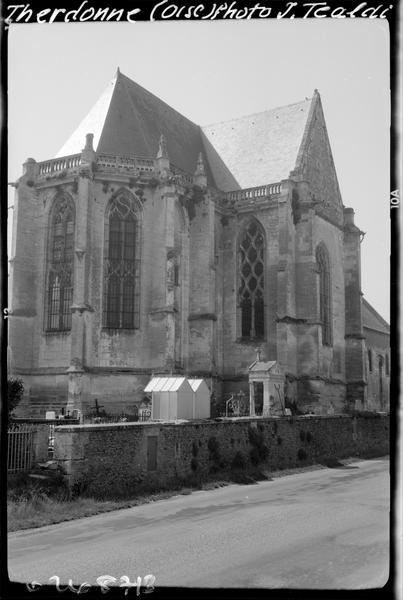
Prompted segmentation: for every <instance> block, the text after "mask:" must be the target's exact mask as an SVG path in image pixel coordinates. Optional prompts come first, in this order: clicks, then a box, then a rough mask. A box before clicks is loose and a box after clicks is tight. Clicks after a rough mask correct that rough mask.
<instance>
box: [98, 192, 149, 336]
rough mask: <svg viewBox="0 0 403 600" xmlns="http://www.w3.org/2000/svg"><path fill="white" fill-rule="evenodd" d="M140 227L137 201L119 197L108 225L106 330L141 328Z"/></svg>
mask: <svg viewBox="0 0 403 600" xmlns="http://www.w3.org/2000/svg"><path fill="white" fill-rule="evenodd" d="M139 286H140V227H139V214H138V208H137V205H136V202H135V200H134V199H133V198H132V197H129V196H128V195H127V194H125V193H122V194H119V195H117V196H116V197H115V198H113V200H112V201H111V203H110V205H109V211H108V215H107V219H106V224H105V256H104V302H103V324H104V327H110V328H113V329H135V328H138V327H139V319H140V314H139V308H140V306H139V304H140V288H139Z"/></svg>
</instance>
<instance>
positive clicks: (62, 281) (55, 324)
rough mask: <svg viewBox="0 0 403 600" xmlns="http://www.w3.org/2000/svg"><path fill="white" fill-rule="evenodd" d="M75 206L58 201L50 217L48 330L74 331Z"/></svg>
mask: <svg viewBox="0 0 403 600" xmlns="http://www.w3.org/2000/svg"><path fill="white" fill-rule="evenodd" d="M74 213H75V211H74V204H73V202H72V201H71V200H69V199H68V198H60V199H58V200H56V202H55V205H54V208H53V211H52V214H51V217H50V236H49V239H50V243H49V253H48V269H47V305H46V325H45V328H46V330H47V331H69V330H70V329H71V305H72V303H73V265H74V254H73V251H74Z"/></svg>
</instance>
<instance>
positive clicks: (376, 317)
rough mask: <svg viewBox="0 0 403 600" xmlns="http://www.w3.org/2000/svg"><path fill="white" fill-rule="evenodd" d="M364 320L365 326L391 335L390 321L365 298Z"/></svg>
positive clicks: (363, 302)
mask: <svg viewBox="0 0 403 600" xmlns="http://www.w3.org/2000/svg"><path fill="white" fill-rule="evenodd" d="M362 321H363V326H364V327H366V328H368V329H374V330H375V331H379V332H381V333H385V334H387V335H390V326H389V325H388V323H387V322H386V321H385V319H383V318H382V317H381V315H380V314H379V313H378V312H377V311H376V310H375V309H374V308H373V307H372V306H371V305H370V303H369V302H367V301H366V300H365V299H364V298H363V300H362Z"/></svg>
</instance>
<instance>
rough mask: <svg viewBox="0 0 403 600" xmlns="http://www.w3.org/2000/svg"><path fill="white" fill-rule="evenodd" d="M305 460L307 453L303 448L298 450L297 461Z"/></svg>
mask: <svg viewBox="0 0 403 600" xmlns="http://www.w3.org/2000/svg"><path fill="white" fill-rule="evenodd" d="M306 458H307V453H306V452H305V450H304V449H303V448H300V449H299V450H298V459H299V460H306Z"/></svg>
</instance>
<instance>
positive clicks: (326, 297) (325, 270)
mask: <svg viewBox="0 0 403 600" xmlns="http://www.w3.org/2000/svg"><path fill="white" fill-rule="evenodd" d="M316 263H317V268H318V272H319V306H320V320H321V322H322V343H323V344H324V345H325V346H331V344H332V316H331V306H330V266H329V254H328V251H327V249H326V248H325V246H324V245H323V244H320V246H318V248H317V250H316Z"/></svg>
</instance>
